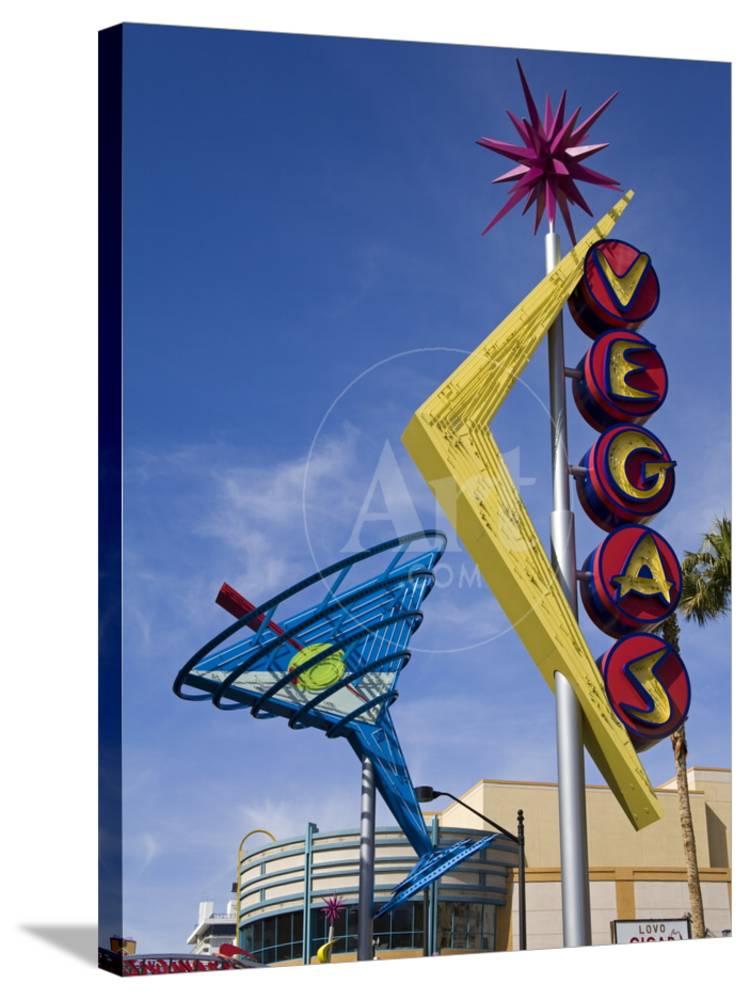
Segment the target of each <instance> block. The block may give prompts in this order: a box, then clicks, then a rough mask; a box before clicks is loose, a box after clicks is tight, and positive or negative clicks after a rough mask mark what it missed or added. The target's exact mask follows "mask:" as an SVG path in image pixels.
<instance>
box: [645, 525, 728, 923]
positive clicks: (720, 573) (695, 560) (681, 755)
mask: <svg viewBox="0 0 750 1000" xmlns="http://www.w3.org/2000/svg"><path fill="white" fill-rule="evenodd" d="M682 574H683V580H682V597H681V598H680V611H681V612H682V614H683V615H684V616H685V618H686V620H687V621H695V622H697V624H698V625H705V624H706V623H707V622H709V621H712V620H713V619H715V618H718V617H720V616H721V615H725V614H727V612H728V611H729V609H730V606H731V595H732V522H731V521H730V520H729V518H727V517H720V518H716V520H715V521H714V524H713V530H712V531H709V532H707V533H706V534H705V535H704V536H703V542H702V544H701V546H700V548H699V549H698V551H697V552H686V553H685V556H684V559H683V560H682ZM661 632H662V636H663V638H664V640H665V641H666V642H668V643H670V645H672V646H673V647H674V649H675V651H676V652H677V653H679V651H680V623H679V621H678V619H677V615H671V616H670V617H669V618H667V620H666V621H665V622H664V624H663V625H662V629H661ZM672 751H673V753H674V762H675V770H676V776H677V795H678V800H679V809H680V826H681V828H682V844H683V848H684V850H685V861H686V865H687V882H688V894H689V897H690V912H691V915H692V920H693V934H694V935H695V937H705V936H706V924H705V920H704V916H703V897H702V896H701V886H700V878H699V875H698V858H697V854H696V850H695V832H694V830H693V817H692V813H691V811H690V796H689V795H688V781H687V739H686V737H685V727H684V726H680V728H679V729H678V730H676V731H675V732H674V733H672Z"/></svg>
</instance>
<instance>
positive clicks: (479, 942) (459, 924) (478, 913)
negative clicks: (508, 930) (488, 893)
mask: <svg viewBox="0 0 750 1000" xmlns="http://www.w3.org/2000/svg"><path fill="white" fill-rule="evenodd" d="M496 912H497V907H496V906H495V905H494V904H493V903H460V902H452V903H439V904H438V947H439V948H440V949H441V951H442V950H443V949H444V948H445V949H450V950H454V949H455V950H460V951H494V950H495V917H496Z"/></svg>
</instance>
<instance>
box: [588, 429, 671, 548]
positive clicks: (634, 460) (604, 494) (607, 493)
mask: <svg viewBox="0 0 750 1000" xmlns="http://www.w3.org/2000/svg"><path fill="white" fill-rule="evenodd" d="M675 464H676V463H675V462H673V461H672V459H671V458H670V456H669V452H668V451H667V449H666V448H665V447H664V445H663V444H662V443H661V441H660V440H659V439H658V438H657V437H656V436H655V435H654V434H652V433H651V431H647V430H646V429H645V428H644V427H639V426H638V425H637V424H616V425H615V426H614V427H610V428H609V430H607V431H605V432H604V433H603V434H602V435H601V437H600V438H598V440H597V441H596V442H595V443H594V444H593V445H592V447H591V448H589V450H588V451H587V452H586V454H585V455H584V456H583V458H582V460H581V465H582V467H583V469H584V470H585V472H584V473H583V474H582V475H580V476H578V477H577V479H576V489H577V492H578V499H579V500H580V502H581V506H582V507H583V509H584V510H585V511H586V513H587V514H588V516H589V517H590V518H591V520H592V521H593V522H594V524H596V525H598V527H600V528H601V529H602V530H603V531H611V530H612V528H616V527H618V526H619V525H621V524H645V523H646V521H649V520H650V519H651V518H652V517H653V516H654V515H655V514H658V513H659V511H660V510H662V509H663V508H664V507H666V505H667V504H668V503H669V501H670V499H671V497H672V493H673V492H674V481H675V476H674V466H675Z"/></svg>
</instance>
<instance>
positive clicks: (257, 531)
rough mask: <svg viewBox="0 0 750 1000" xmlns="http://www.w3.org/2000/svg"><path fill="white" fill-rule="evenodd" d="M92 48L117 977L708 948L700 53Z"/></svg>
mask: <svg viewBox="0 0 750 1000" xmlns="http://www.w3.org/2000/svg"><path fill="white" fill-rule="evenodd" d="M99 46H100V121H99V126H100V194H99V198H100V468H101V475H100V553H101V555H100V569H101V587H100V624H101V638H100V652H101V657H100V845H101V847H100V940H99V963H100V966H101V967H102V968H104V969H107V970H109V971H111V972H114V973H116V974H119V975H124V976H138V975H158V974H161V973H173V972H194V971H207V970H210V971H221V970H228V969H238V968H241V969H247V970H251V969H258V968H260V967H267V966H274V967H275V966H288V965H301V964H304V965H311V966H315V965H320V964H330V963H339V962H354V961H357V962H367V961H376V960H386V959H402V958H403V959H406V958H409V957H419V956H430V957H432V958H433V959H434V960H435V961H437V960H438V959H439V957H440V956H446V955H469V954H476V953H482V952H495V953H498V954H497V956H496V960H497V961H498V962H501V961H503V957H502V954H501V953H504V952H511V951H518V950H525V949H542V948H560V947H576V946H595V945H596V946H598V945H609V946H612V947H617V946H618V945H630V946H631V947H632V946H635V945H641V944H649V943H653V944H658V943H662V944H664V945H666V944H667V943H671V945H672V946H675V944H674V943H675V942H678V941H682V942H685V941H686V940H687V939H690V938H692V939H703V938H706V937H719V938H720V937H727V936H730V935H731V927H732V918H731V879H732V866H731V769H730V768H731V760H730V739H729V722H730V616H729V612H730V606H731V511H730V509H729V503H730V399H729V386H730V369H729V365H730V326H729V301H730V288H729V273H730V259H729V211H730V205H729V144H730V132H729V122H730V67H729V65H728V64H723V63H712V62H701V61H688V60H684V61H683V60H675V59H669V60H667V59H644V58H634V57H633V58H629V57H622V56H618V57H614V56H606V55H599V54H596V53H578V54H571V53H561V52H547V51H533V50H511V49H501V48H491V47H481V46H459V45H437V44H426V43H418V42H392V41H378V40H365V39H357V38H335V37H315V36H303V35H294V34H286V35H285V34H270V33H263V32H246V31H229V30H208V29H198V28H183V27H177V26H175V27H169V26H150V25H138V24H125V25H118V26H114V27H112V28H109V29H107V30H106V31H103V32H102V33H101V34H100V39H99ZM688 746H689V752H688ZM683 946H684V947H700V945H699V944H697V943H692V944H684V945H683ZM309 974H310V975H314V972H312V971H310V973H309Z"/></svg>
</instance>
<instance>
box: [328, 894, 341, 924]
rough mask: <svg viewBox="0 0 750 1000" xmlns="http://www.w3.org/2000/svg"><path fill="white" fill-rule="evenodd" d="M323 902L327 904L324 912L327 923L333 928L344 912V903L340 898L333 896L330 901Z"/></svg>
mask: <svg viewBox="0 0 750 1000" xmlns="http://www.w3.org/2000/svg"><path fill="white" fill-rule="evenodd" d="M323 902H324V903H325V906H324V907H323V912H324V913H325V915H326V922H327V923H328V925H329V926H330V927H333V925H334V924H335V923H336V921H337V920H338V918H339V917H340V916H341V914H342V913H343V912H344V902H343V900H342V899H340V898H339V897H338V896H331V897H330V898H329V899H324V900H323Z"/></svg>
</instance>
